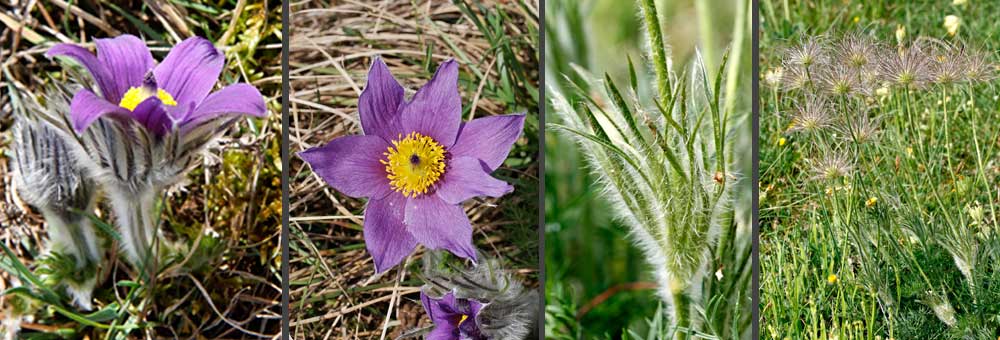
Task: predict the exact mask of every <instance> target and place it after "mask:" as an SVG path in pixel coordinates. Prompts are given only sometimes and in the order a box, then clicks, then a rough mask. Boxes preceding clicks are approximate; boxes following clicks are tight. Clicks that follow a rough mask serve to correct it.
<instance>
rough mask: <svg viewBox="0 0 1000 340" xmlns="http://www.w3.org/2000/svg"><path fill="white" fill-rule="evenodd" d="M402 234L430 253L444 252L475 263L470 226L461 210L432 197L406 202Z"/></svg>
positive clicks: (412, 199) (474, 249)
mask: <svg viewBox="0 0 1000 340" xmlns="http://www.w3.org/2000/svg"><path fill="white" fill-rule="evenodd" d="M403 221H404V223H406V230H409V231H410V234H413V237H415V238H416V239H417V242H420V243H421V244H423V245H424V246H427V247H428V248H430V249H442V248H444V249H447V250H448V251H450V252H451V253H452V254H455V255H456V256H459V257H462V258H467V259H471V260H473V261H475V260H476V247H475V246H474V245H472V224H470V223H469V218H468V217H467V216H465V211H463V210H462V206H460V205H454V204H448V203H446V202H445V201H443V200H441V199H440V198H438V197H437V196H436V195H421V196H418V197H414V198H410V199H409V200H408V201H407V202H406V217H405V218H404V220H403Z"/></svg>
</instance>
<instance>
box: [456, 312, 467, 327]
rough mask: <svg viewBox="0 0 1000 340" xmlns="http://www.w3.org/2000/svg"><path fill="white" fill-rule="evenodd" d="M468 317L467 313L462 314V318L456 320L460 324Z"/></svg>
mask: <svg viewBox="0 0 1000 340" xmlns="http://www.w3.org/2000/svg"><path fill="white" fill-rule="evenodd" d="M468 318H469V316H468V315H465V314H462V319H461V320H458V324H459V325H461V324H462V323H463V322H465V319H468Z"/></svg>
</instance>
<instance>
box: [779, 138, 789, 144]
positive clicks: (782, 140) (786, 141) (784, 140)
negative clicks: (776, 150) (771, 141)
mask: <svg viewBox="0 0 1000 340" xmlns="http://www.w3.org/2000/svg"><path fill="white" fill-rule="evenodd" d="M785 143H788V140H786V139H785V137H781V138H780V139H778V146H785Z"/></svg>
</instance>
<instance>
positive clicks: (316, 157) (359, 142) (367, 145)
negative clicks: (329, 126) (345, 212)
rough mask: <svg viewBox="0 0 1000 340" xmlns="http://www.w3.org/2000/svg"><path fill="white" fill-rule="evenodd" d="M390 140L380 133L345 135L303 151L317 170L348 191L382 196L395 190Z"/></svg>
mask: <svg viewBox="0 0 1000 340" xmlns="http://www.w3.org/2000/svg"><path fill="white" fill-rule="evenodd" d="M388 149H389V144H388V143H386V142H385V141H384V140H382V138H380V137H378V136H345V137H340V138H336V139H334V140H332V141H330V143H327V144H326V145H325V146H322V147H316V148H312V149H309V150H306V151H303V152H301V153H299V157H302V159H303V160H305V161H306V162H307V163H309V165H310V166H312V169H313V171H315V172H316V173H317V174H319V176H320V177H322V178H323V180H325V181H326V183H328V184H330V186H332V187H333V188H334V189H337V191H340V192H341V193H343V194H344V195H347V196H351V197H371V198H372V199H380V198H383V197H385V196H386V195H388V194H389V193H391V192H392V188H391V187H389V178H388V177H387V175H386V172H385V165H384V164H382V163H381V162H379V160H380V159H382V153H384V152H386V151H387V150H388Z"/></svg>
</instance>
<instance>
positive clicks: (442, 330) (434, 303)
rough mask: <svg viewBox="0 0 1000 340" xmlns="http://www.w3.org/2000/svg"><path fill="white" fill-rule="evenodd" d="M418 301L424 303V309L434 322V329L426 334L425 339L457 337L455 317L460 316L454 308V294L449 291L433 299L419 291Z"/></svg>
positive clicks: (435, 339)
mask: <svg viewBox="0 0 1000 340" xmlns="http://www.w3.org/2000/svg"><path fill="white" fill-rule="evenodd" d="M420 302H421V304H423V305H424V311H425V312H427V316H428V317H429V318H430V319H431V321H432V322H434V329H433V330H431V332H430V333H428V334H427V337H426V339H427V340H454V339H456V338H457V337H458V327H455V326H456V325H455V324H456V319H459V318H461V316H460V315H458V314H457V313H456V312H455V310H454V306H455V295H454V294H453V293H451V292H449V293H448V294H445V295H444V296H442V297H441V298H440V299H435V298H432V297H430V296H429V295H427V293H424V292H423V291H421V292H420Z"/></svg>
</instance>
